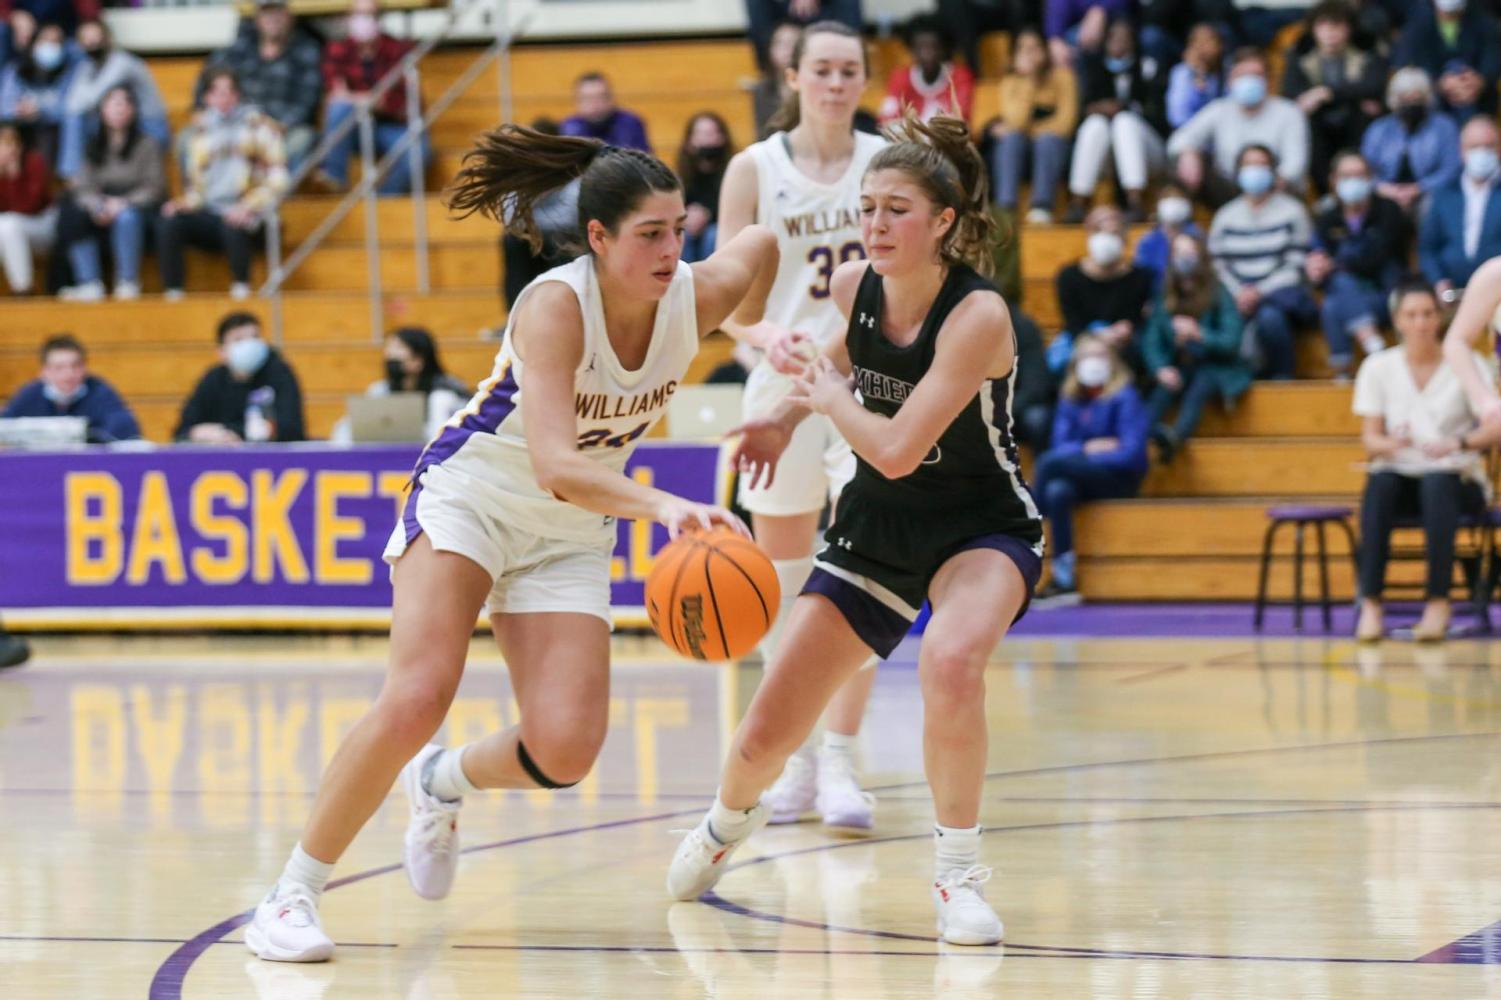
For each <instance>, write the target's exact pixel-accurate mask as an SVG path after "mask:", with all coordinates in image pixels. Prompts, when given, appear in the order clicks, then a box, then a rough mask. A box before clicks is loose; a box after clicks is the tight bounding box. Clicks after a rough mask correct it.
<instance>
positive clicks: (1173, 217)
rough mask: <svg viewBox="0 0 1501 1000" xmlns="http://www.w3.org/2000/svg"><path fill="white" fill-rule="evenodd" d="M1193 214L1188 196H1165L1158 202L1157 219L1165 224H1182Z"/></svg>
mask: <svg viewBox="0 0 1501 1000" xmlns="http://www.w3.org/2000/svg"><path fill="white" fill-rule="evenodd" d="M1192 214H1193V206H1192V205H1190V204H1189V203H1188V199H1187V198H1163V199H1162V200H1161V201H1159V202H1158V203H1157V221H1158V222H1160V223H1162V224H1163V225H1164V226H1181V225H1183V223H1185V222H1187V221H1188V217H1189V216H1190V215H1192Z"/></svg>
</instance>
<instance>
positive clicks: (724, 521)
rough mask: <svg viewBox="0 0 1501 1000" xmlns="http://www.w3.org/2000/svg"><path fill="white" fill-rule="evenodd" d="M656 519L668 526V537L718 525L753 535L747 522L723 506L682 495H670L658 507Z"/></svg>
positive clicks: (710, 529) (744, 534) (737, 532)
mask: <svg viewBox="0 0 1501 1000" xmlns="http://www.w3.org/2000/svg"><path fill="white" fill-rule="evenodd" d="M656 520H657V522H658V523H659V524H662V525H664V526H665V527H666V528H667V537H668V538H677V537H678V536H679V535H681V534H683V533H684V532H694V531H712V530H714V528H716V527H723V528H729V529H730V530H731V531H733V532H735V533H736V534H737V535H743V536H745V537H746V538H749V537H751V533H750V529H749V528H747V527H746V526H745V522H744V521H742V520H740V518H738V517H736V516H735V515H734V514H732V513H730V512H729V511H728V510H725V509H724V508H723V507H715V506H713V505H712V504H706V503H694V502H693V501H692V500H684V499H683V498H682V497H668V498H667V499H666V500H664V501H663V502H662V506H661V507H659V508H658V509H657V516H656Z"/></svg>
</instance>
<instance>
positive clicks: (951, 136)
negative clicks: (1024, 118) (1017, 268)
mask: <svg viewBox="0 0 1501 1000" xmlns="http://www.w3.org/2000/svg"><path fill="white" fill-rule="evenodd" d="M883 132H884V135H885V136H886V138H887V139H889V140H890V141H891V145H889V146H887V147H886V148H884V149H882V150H881V151H880V152H879V153H877V154H876V155H875V156H873V157H871V160H870V165H869V166H868V167H866V168H865V173H866V174H867V175H868V174H872V173H875V172H876V171H878V170H900V171H902V173H904V174H906V175H907V176H908V177H910V178H911V179H912V180H913V181H915V182H916V183H917V184H918V185H919V186H921V187H922V189H923V191H924V193H926V194H927V196H928V198H929V200H931V201H932V202H933V203H934V204H935V205H938V206H940V208H952V209H953V210H954V224H953V225H952V226H950V227H949V231H948V232H947V233H945V234H944V237H943V242H942V243H941V244H940V245H939V248H938V255H939V257H940V259H942V260H943V262H944V263H945V264H949V265H953V264H961V263H962V264H968V265H969V266H970V267H972V268H974V269H975V270H976V271H978V272H980V273H981V274H983V275H987V276H988V275H990V274H991V273H992V272H993V271H994V270H995V258H994V256H993V251H994V249H995V246H996V243H997V242H998V240H999V234H998V232H997V230H996V224H995V219H994V218H992V217H991V214H990V196H989V190H988V189H989V184H988V178H987V171H986V169H985V161H984V160H982V159H981V158H980V153H979V151H978V150H977V149H975V146H974V144H973V143H972V142H970V138H969V126H967V125H965V124H964V122H962V121H960V120H959V119H957V118H951V117H949V116H947V115H937V116H935V117H933V118H930V119H928V120H927V121H926V122H924V121H921V120H919V119H918V118H917V116H916V115H914V114H913V113H912V112H911V111H910V110H909V111H908V112H907V114H906V115H905V116H903V117H902V118H901V119H899V120H897V121H896V122H894V123H892V124H891V125H889V126H887V127H886V128H885V129H884V130H883Z"/></svg>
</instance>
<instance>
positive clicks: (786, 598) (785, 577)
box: [759, 556, 813, 662]
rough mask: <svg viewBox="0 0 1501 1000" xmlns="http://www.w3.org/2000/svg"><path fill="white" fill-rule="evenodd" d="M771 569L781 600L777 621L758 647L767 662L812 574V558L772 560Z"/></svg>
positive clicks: (774, 650)
mask: <svg viewBox="0 0 1501 1000" xmlns="http://www.w3.org/2000/svg"><path fill="white" fill-rule="evenodd" d="M771 568H772V569H774V570H776V574H777V584H778V586H780V587H781V590H782V600H781V602H780V603H779V604H778V605H777V620H776V621H775V622H773V623H772V626H771V630H770V631H769V632H767V633H766V638H764V639H762V640H761V644H760V646H759V648H760V650H761V657H762V659H764V660H766V661H768V662H770V660H771V655H772V654H773V653H775V652H776V651H777V643H778V642H780V641H781V638H782V630H783V629H784V628H785V627H786V625H787V616H788V614H789V613H791V611H792V602H793V601H796V600H797V595H798V594H800V593H801V592H802V589H803V584H805V583H807V582H808V577H809V575H811V574H812V572H813V557H812V556H805V557H804V558H802V559H773V560H772V561H771Z"/></svg>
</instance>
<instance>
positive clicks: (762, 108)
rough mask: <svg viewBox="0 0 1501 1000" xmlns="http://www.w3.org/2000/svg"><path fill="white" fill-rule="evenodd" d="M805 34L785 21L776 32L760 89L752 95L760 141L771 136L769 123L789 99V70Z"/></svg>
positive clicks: (759, 84) (758, 83)
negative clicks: (799, 41)
mask: <svg viewBox="0 0 1501 1000" xmlns="http://www.w3.org/2000/svg"><path fill="white" fill-rule="evenodd" d="M802 33H803V29H802V28H800V27H798V26H797V25H795V24H793V23H792V22H791V21H782V22H781V23H780V24H778V25H777V26H776V28H774V29H773V30H772V33H771V45H770V47H769V48H768V50H767V56H766V59H767V62H766V67H765V69H763V70H762V71H761V79H760V80H759V81H757V83H756V89H755V90H754V91H752V92H751V113H752V114H753V115H754V116H755V119H756V135H757V136H758V137H760V138H763V139H764V138H765V137H766V136H767V135H768V134H769V132H768V130H767V128H766V123H767V122H769V121H771V116H772V115H774V114H776V113H777V109H778V108H780V107H781V106H782V102H783V101H785V100H786V99H787V91H788V87H787V67H788V66H790V65H792V52H793V50H794V49H795V48H796V47H797V40H798V38H799V37H800V36H801V35H802Z"/></svg>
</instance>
